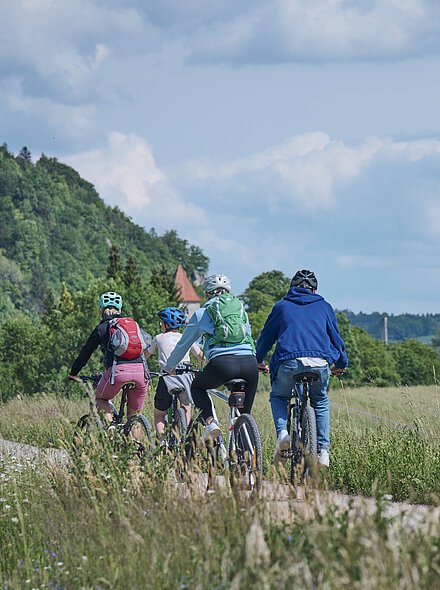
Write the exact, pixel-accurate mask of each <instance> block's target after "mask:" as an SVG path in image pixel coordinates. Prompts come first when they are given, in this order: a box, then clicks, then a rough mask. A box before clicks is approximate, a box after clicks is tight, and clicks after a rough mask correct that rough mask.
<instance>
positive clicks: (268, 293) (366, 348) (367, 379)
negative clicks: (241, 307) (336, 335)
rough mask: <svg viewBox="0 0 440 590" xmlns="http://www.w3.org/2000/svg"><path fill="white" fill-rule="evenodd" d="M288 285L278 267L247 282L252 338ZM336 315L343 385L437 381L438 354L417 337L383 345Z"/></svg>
mask: <svg viewBox="0 0 440 590" xmlns="http://www.w3.org/2000/svg"><path fill="white" fill-rule="evenodd" d="M289 286H290V278H289V277H286V276H285V275H284V274H283V273H282V272H281V271H278V270H273V271H270V272H265V273H262V274H260V275H258V276H257V277H255V278H254V279H252V281H251V282H250V283H249V286H248V287H247V289H246V290H245V291H244V293H243V294H242V296H241V297H242V299H243V301H244V303H245V304H246V307H247V309H248V312H249V319H250V321H251V324H252V331H253V335H254V337H255V338H258V335H259V333H260V332H261V329H262V328H263V326H264V322H265V321H266V318H267V316H268V314H269V313H270V310H271V309H272V306H273V304H274V303H275V302H276V301H278V300H279V299H281V298H282V297H284V295H285V294H286V293H287V291H288V289H289ZM330 303H331V302H330ZM337 315H338V322H339V327H340V330H341V334H342V337H343V338H344V341H345V344H346V346H347V353H348V358H349V362H350V366H349V369H348V371H347V373H346V376H345V377H344V382H345V384H347V385H356V386H363V385H374V386H378V387H385V386H393V385H431V384H434V383H437V382H438V381H437V380H438V379H439V378H440V355H439V354H438V352H437V350H435V349H433V348H431V347H429V346H426V345H424V344H422V343H421V342H419V341H418V340H416V339H406V340H402V341H399V342H393V343H391V344H389V345H388V346H386V345H385V344H384V342H383V341H382V340H381V339H377V338H374V337H373V336H371V335H370V334H369V333H368V332H367V331H366V330H364V329H362V328H360V327H358V326H355V325H353V324H352V323H351V322H350V320H349V318H348V317H347V315H346V314H345V313H338V314H337ZM336 383H337V382H336V381H335V384H336Z"/></svg>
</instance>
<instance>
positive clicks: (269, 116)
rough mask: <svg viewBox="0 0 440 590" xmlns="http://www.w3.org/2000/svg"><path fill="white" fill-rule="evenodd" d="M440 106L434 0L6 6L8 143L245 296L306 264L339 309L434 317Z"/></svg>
mask: <svg viewBox="0 0 440 590" xmlns="http://www.w3.org/2000/svg"><path fill="white" fill-rule="evenodd" d="M439 111H440V2H439V1H438V0H185V2H182V0H160V1H159V0H14V2H2V3H0V143H3V142H6V143H7V144H8V146H9V148H10V149H11V150H12V151H14V152H18V151H19V150H20V149H21V147H22V146H24V145H26V146H27V147H28V148H29V149H30V150H31V152H32V155H33V158H34V159H38V157H39V155H40V154H41V153H42V152H44V153H45V154H46V155H48V156H54V157H56V158H58V159H59V160H60V161H63V162H66V163H68V164H70V165H71V166H73V167H74V168H75V169H77V170H78V171H79V172H80V174H81V175H82V176H83V177H84V178H86V179H87V180H89V181H90V182H92V183H93V184H94V185H95V187H96V189H97V190H98V192H99V194H100V196H101V197H102V198H103V199H104V200H105V201H106V202H107V203H109V204H111V205H118V207H119V208H120V209H122V210H123V211H125V212H126V213H127V214H128V215H130V216H131V218H132V219H133V221H135V222H136V223H138V224H139V225H142V226H144V227H145V228H146V229H150V228H151V227H154V228H155V229H156V231H158V232H163V231H165V230H167V229H171V228H175V229H177V230H178V233H179V235H180V236H182V237H184V238H186V239H187V240H188V241H189V242H190V243H193V244H197V245H199V246H200V247H201V248H202V249H203V251H204V252H205V254H206V255H207V256H208V257H209V258H210V261H211V264H210V271H211V272H213V273H224V274H227V275H229V276H230V278H231V280H232V283H233V288H234V291H235V292H236V293H240V292H242V291H243V290H244V289H245V288H246V286H247V284H248V283H249V281H250V280H251V279H252V278H253V277H254V276H256V275H257V274H259V273H261V272H264V271H269V270H273V269H277V270H282V271H283V272H284V273H285V274H286V275H288V276H292V275H293V274H294V273H295V272H296V270H298V269H300V268H307V269H312V270H314V271H315V273H316V275H317V277H318V281H319V289H318V291H319V292H320V293H321V294H322V295H324V296H325V298H326V299H327V300H328V301H330V303H332V305H333V306H334V307H335V308H337V309H351V310H352V311H355V312H359V311H363V312H366V313H368V312H373V311H379V312H388V313H394V314H398V313H405V312H408V313H439V312H440V299H439V296H438V293H439V292H440V247H439V242H440V239H439V238H440V112H439ZM98 239H99V237H98Z"/></svg>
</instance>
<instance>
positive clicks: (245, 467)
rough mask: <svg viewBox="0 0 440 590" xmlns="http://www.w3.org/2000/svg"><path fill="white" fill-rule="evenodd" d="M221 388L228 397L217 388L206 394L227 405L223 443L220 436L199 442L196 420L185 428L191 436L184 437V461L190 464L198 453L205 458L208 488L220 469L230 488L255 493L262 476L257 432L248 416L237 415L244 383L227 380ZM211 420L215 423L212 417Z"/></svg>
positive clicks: (255, 424) (252, 419) (201, 426)
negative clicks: (227, 414) (185, 439)
mask: <svg viewBox="0 0 440 590" xmlns="http://www.w3.org/2000/svg"><path fill="white" fill-rule="evenodd" d="M224 385H225V386H226V388H227V389H228V391H229V395H226V394H225V393H223V392H222V391H219V390H218V389H209V390H208V392H209V393H210V394H212V395H214V396H215V397H217V398H218V399H220V400H222V401H223V402H225V403H227V404H228V406H229V416H228V440H227V443H226V444H225V442H224V439H223V435H222V434H220V435H219V436H218V437H216V438H215V439H214V440H212V441H206V442H205V443H203V441H202V433H203V428H204V425H203V424H202V422H201V421H200V419H197V418H196V419H195V420H193V421H192V423H191V425H190V428H189V432H190V433H191V436H190V437H188V439H189V441H188V442H189V444H188V447H187V458H188V461H189V463H190V464H191V462H193V461H194V459H195V458H196V457H197V455H198V454H200V452H201V453H202V454H204V455H205V456H206V457H207V466H208V487H209V486H211V485H212V484H213V483H214V481H215V476H216V474H217V472H218V470H219V469H220V470H221V471H222V472H225V471H226V472H229V480H230V483H231V486H233V487H240V488H245V489H247V490H251V491H252V490H259V489H260V488H261V484H262V476H263V447H262V444H261V436H260V431H259V429H258V426H257V423H256V422H255V419H254V418H253V417H252V416H251V415H250V414H242V413H241V412H240V410H242V409H243V407H244V398H245V386H246V381H245V380H244V379H231V380H230V381H226V382H225V383H224ZM214 414H215V410H214ZM214 418H215V419H216V420H217V417H216V416H215V415H214ZM217 421H218V420H217ZM204 451H205V452H204Z"/></svg>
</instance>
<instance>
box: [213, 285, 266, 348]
mask: <svg viewBox="0 0 440 590" xmlns="http://www.w3.org/2000/svg"><path fill="white" fill-rule="evenodd" d="M206 313H207V314H208V315H209V317H210V318H211V319H212V321H213V322H214V334H213V335H212V336H211V337H209V335H207V338H208V340H209V346H233V345H234V344H250V345H251V347H252V350H253V351H254V352H255V344H254V340H253V338H252V336H250V335H249V334H248V333H247V324H248V322H249V320H248V316H247V313H246V311H245V309H244V307H243V303H242V302H241V301H240V299H238V297H235V295H232V294H231V293H222V294H221V295H219V296H218V297H216V298H215V300H214V302H213V303H211V304H210V305H207V306H206Z"/></svg>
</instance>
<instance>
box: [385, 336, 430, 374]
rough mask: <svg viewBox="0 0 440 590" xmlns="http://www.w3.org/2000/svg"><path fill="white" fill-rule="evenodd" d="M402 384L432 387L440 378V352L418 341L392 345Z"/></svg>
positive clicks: (391, 350)
mask: <svg viewBox="0 0 440 590" xmlns="http://www.w3.org/2000/svg"><path fill="white" fill-rule="evenodd" d="M390 352H391V354H392V356H393V358H394V360H395V363H396V368H397V371H398V373H399V375H400V382H401V383H403V384H404V385H431V384H432V383H436V382H437V381H438V378H439V376H440V356H439V354H438V352H436V351H435V350H432V349H431V348H430V347H429V346H426V345H425V344H422V343H421V342H419V341H418V340H404V341H402V342H396V343H394V344H391V345H390Z"/></svg>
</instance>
